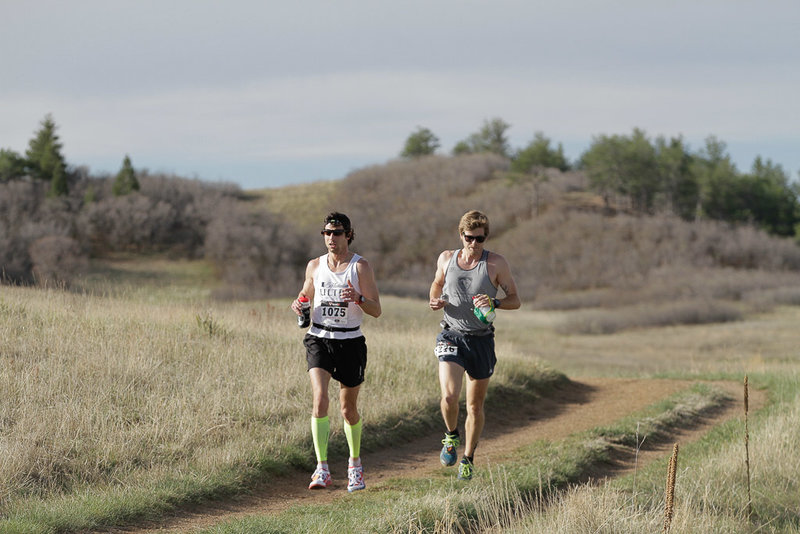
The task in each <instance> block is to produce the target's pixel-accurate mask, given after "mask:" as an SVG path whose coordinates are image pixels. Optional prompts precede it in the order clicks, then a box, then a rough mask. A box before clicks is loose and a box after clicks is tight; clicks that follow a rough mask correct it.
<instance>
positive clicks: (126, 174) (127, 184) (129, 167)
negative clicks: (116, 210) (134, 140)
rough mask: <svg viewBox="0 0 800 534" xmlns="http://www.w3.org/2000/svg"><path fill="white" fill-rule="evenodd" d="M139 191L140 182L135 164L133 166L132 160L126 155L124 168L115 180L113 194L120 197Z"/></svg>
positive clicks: (123, 163) (123, 162)
mask: <svg viewBox="0 0 800 534" xmlns="http://www.w3.org/2000/svg"><path fill="white" fill-rule="evenodd" d="M138 190H139V180H137V179H136V172H135V171H134V169H133V164H131V158H130V157H129V156H128V155H127V154H126V155H125V159H124V160H123V161H122V168H121V169H120V170H119V172H118V173H117V177H116V178H115V179H114V185H113V187H112V188H111V192H112V193H114V196H116V197H118V196H122V195H127V194H130V193H132V192H134V191H138Z"/></svg>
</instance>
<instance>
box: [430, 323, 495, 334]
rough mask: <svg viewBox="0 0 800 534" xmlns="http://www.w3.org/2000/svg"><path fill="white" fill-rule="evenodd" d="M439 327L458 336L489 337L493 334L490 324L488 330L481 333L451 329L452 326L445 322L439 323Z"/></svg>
mask: <svg viewBox="0 0 800 534" xmlns="http://www.w3.org/2000/svg"><path fill="white" fill-rule="evenodd" d="M439 325H440V326H441V327H442V330H448V331H450V332H453V333H454V334H458V335H460V336H472V337H484V336H489V335H492V334H494V325H493V324H490V325H489V328H487V329H486V330H483V331H481V332H464V331H463V330H458V329H457V328H453V327H452V326H450V325H449V324H448V323H447V321H442V322H441V323H439Z"/></svg>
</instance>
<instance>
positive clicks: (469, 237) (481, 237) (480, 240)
mask: <svg viewBox="0 0 800 534" xmlns="http://www.w3.org/2000/svg"><path fill="white" fill-rule="evenodd" d="M461 235H463V236H464V239H466V240H467V241H469V242H470V243H472V241H473V240H475V241H477V242H478V243H483V242H484V241H486V236H485V235H467V234H461Z"/></svg>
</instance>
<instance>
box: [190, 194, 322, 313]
mask: <svg viewBox="0 0 800 534" xmlns="http://www.w3.org/2000/svg"><path fill="white" fill-rule="evenodd" d="M310 250H311V245H310V236H301V235H298V234H296V232H295V230H294V229H293V228H292V227H291V226H290V225H289V224H287V223H286V222H285V221H282V220H280V219H278V218H277V217H275V216H273V215H271V214H269V213H266V212H250V211H247V210H245V209H243V208H241V207H240V208H238V209H232V210H230V211H225V212H223V213H219V214H218V215H217V217H216V218H215V219H214V220H213V221H212V222H211V224H210V225H209V228H208V235H207V237H206V241H205V255H206V258H208V259H210V260H212V261H213V262H214V264H215V265H216V266H217V268H218V270H219V271H220V274H221V277H222V280H223V282H224V283H225V287H223V288H221V289H220V290H218V291H217V292H216V296H217V297H221V298H259V297H263V296H276V295H281V296H286V295H290V294H295V293H296V292H297V291H298V290H299V288H300V285H301V284H302V281H303V277H304V274H305V265H306V262H307V261H308V260H309V258H310Z"/></svg>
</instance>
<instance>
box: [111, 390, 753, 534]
mask: <svg viewBox="0 0 800 534" xmlns="http://www.w3.org/2000/svg"><path fill="white" fill-rule="evenodd" d="M689 384H691V382H684V381H676V380H640V379H608V378H586V379H575V380H573V382H572V384H571V385H570V386H568V387H567V388H564V389H562V390H560V391H559V392H558V393H557V394H555V395H554V396H553V397H552V398H547V399H541V400H540V401H538V402H536V403H534V404H533V405H531V406H524V407H519V409H518V410H515V411H514V413H513V414H505V416H504V417H503V418H499V417H496V416H492V414H487V422H486V427H485V429H484V433H483V438H482V439H481V443H480V445H479V447H478V449H477V451H476V455H475V462H476V468H477V469H480V468H481V466H482V465H487V464H490V463H497V462H501V461H503V460H505V459H507V458H508V456H509V455H510V454H511V453H512V452H513V451H514V450H515V449H516V448H517V447H519V446H520V445H523V444H525V443H528V442H531V441H534V440H539V439H548V440H558V439H562V438H565V437H567V436H568V435H570V434H573V433H575V432H580V431H583V430H588V429H590V428H594V427H597V426H601V425H604V424H608V423H612V422H614V421H616V420H618V419H620V418H622V417H624V416H626V415H628V414H630V413H633V412H635V411H638V410H640V409H642V408H644V407H645V406H648V405H650V404H653V403H655V402H656V401H658V400H660V399H663V398H664V397H667V396H669V395H671V394H673V393H675V392H677V391H680V390H682V389H684V388H686V387H687V386H688V385H689ZM720 385H721V386H723V387H725V389H727V390H728V391H729V392H730V393H731V395H732V396H733V398H734V399H737V400H736V401H735V402H730V403H728V405H727V406H726V407H725V408H724V409H722V410H720V411H719V412H717V413H715V414H714V415H713V417H710V418H708V419H707V420H704V421H703V422H701V424H699V425H697V426H696V427H695V428H692V429H687V430H685V431H682V432H680V433H679V434H676V435H674V436H672V439H671V440H669V443H664V444H662V445H661V446H658V447H655V448H654V449H649V450H644V451H641V452H640V453H639V456H638V462H639V464H640V465H642V464H644V463H646V462H647V461H649V460H651V459H652V458H654V457H657V456H659V455H666V454H670V453H671V451H672V443H674V442H675V441H679V442H681V443H687V442H690V441H693V440H694V439H697V438H698V437H699V436H700V435H702V434H703V433H705V432H706V431H707V430H708V429H709V428H710V427H711V426H713V425H715V424H718V423H720V422H722V421H724V420H727V419H729V418H732V417H743V410H742V402H741V401H740V400H739V399H741V398H742V394H743V390H742V385H741V384H736V383H720ZM490 394H491V393H490ZM765 399H766V395H765V394H764V393H763V392H760V391H751V392H750V405H751V409H753V410H754V409H757V408H758V407H760V406H762V405H763V403H764V402H765ZM440 448H441V433H439V432H437V433H435V434H432V435H427V436H422V437H420V438H418V439H416V440H414V441H413V442H406V443H402V444H397V445H396V446H393V447H392V448H391V454H386V451H383V452H382V453H381V454H365V455H363V457H362V460H363V463H364V478H365V480H366V482H367V489H366V490H365V491H369V490H370V488H376V487H379V486H380V485H381V484H383V483H384V482H385V481H386V480H388V479H390V478H397V477H399V476H402V477H414V478H416V477H419V478H423V477H428V476H430V475H431V474H432V473H434V472H438V471H440V470H441V469H443V468H442V466H441V465H440V463H439V449H440ZM329 461H330V466H331V474H332V476H333V485H332V486H330V487H329V488H327V489H326V490H316V491H310V490H308V489H306V488H307V484H308V480H309V477H310V473H299V474H296V475H292V476H290V477H286V478H283V479H281V481H280V483H279V484H273V485H270V486H269V488H266V489H264V490H259V491H258V492H257V493H256V494H253V495H249V496H246V497H243V498H241V499H238V500H236V501H235V502H225V503H219V504H211V505H206V506H203V507H198V508H196V509H193V510H189V511H186V512H182V513H181V514H179V515H178V516H175V517H170V518H168V519H165V520H164V521H163V522H161V523H159V524H152V525H143V526H141V527H136V528H124V529H113V530H107V531H104V532H108V533H115V534H121V533H127V534H130V533H136V534H153V533H160V534H165V533H170V534H173V533H179V532H180V533H185V532H192V531H194V530H196V529H200V528H204V527H210V526H212V525H214V524H216V523H219V522H221V521H226V520H229V519H233V518H237V517H244V516H248V515H253V514H266V513H274V512H278V511H280V510H283V509H286V508H287V507H289V506H291V505H295V504H302V503H325V502H332V501H334V500H336V499H341V498H347V495H348V494H347V489H346V487H347V476H346V463H347V459H346V458H341V459H337V458H330V459H329ZM629 462H630V459H629V458H624V457H623V458H620V461H619V462H618V465H617V466H616V467H615V468H613V469H614V472H611V471H606V472H604V473H600V476H610V475H614V474H617V473H619V472H620V471H623V470H625V469H627V468H631V467H632V465H631V464H629Z"/></svg>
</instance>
